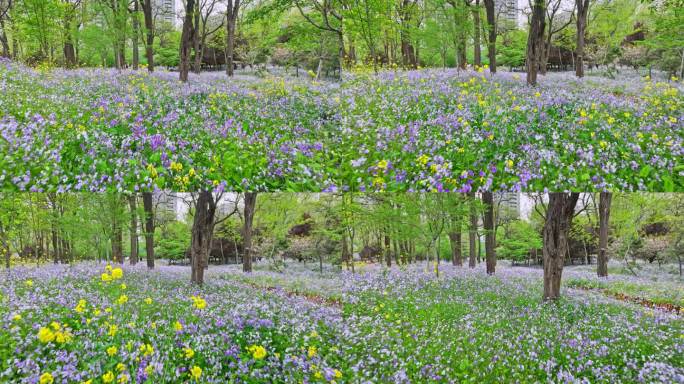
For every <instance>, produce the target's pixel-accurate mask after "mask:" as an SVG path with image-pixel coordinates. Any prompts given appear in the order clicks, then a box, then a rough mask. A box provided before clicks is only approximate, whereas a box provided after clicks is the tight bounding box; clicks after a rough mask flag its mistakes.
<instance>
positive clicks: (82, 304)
mask: <svg viewBox="0 0 684 384" xmlns="http://www.w3.org/2000/svg"><path fill="white" fill-rule="evenodd" d="M86 305H87V302H86V301H85V300H84V299H81V300H79V301H78V304H77V305H76V308H74V311H76V312H78V313H83V312H84V311H85V309H86Z"/></svg>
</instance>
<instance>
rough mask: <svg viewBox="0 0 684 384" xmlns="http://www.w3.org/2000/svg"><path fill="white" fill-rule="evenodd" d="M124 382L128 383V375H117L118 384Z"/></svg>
mask: <svg viewBox="0 0 684 384" xmlns="http://www.w3.org/2000/svg"><path fill="white" fill-rule="evenodd" d="M125 383H128V375H121V376H119V384H125Z"/></svg>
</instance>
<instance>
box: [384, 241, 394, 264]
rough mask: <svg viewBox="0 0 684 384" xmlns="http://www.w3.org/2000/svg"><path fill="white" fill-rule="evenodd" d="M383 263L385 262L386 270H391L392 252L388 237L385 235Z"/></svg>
mask: <svg viewBox="0 0 684 384" xmlns="http://www.w3.org/2000/svg"><path fill="white" fill-rule="evenodd" d="M384 237H385V261H386V262H387V268H392V250H391V249H390V243H391V242H390V237H389V236H388V235H385V236H384Z"/></svg>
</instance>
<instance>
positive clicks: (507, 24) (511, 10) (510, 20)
mask: <svg viewBox="0 0 684 384" xmlns="http://www.w3.org/2000/svg"><path fill="white" fill-rule="evenodd" d="M494 6H495V8H496V14H497V16H498V18H497V20H498V23H497V25H498V27H499V28H506V29H510V28H516V27H519V26H520V24H521V20H520V17H521V16H524V15H523V14H522V12H521V11H522V9H521V8H520V7H519V6H518V0H494ZM522 21H523V22H524V20H522Z"/></svg>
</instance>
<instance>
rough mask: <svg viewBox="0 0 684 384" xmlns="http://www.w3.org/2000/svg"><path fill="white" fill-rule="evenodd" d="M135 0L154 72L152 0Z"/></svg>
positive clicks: (146, 52) (149, 60)
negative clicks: (141, 19) (140, 15)
mask: <svg viewBox="0 0 684 384" xmlns="http://www.w3.org/2000/svg"><path fill="white" fill-rule="evenodd" d="M136 1H142V5H143V17H144V18H145V34H146V36H147V41H146V44H145V56H146V57H147V70H148V71H149V72H154V17H153V15H152V1H153V0H136ZM148 266H149V265H148Z"/></svg>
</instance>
